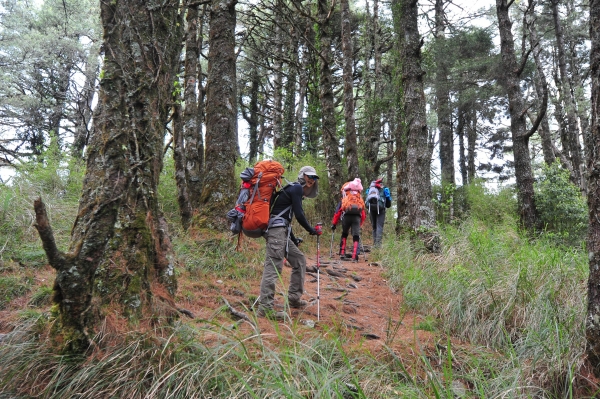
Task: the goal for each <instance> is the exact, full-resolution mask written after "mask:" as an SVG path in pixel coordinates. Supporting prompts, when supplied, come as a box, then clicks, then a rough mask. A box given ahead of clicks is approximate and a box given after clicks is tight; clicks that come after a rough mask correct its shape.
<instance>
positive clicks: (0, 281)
mask: <svg viewBox="0 0 600 399" xmlns="http://www.w3.org/2000/svg"><path fill="white" fill-rule="evenodd" d="M30 289H31V281H28V279H25V280H24V279H22V278H19V277H14V276H6V277H0V310H1V309H5V308H6V306H8V304H9V303H10V301H12V300H13V299H15V298H17V297H20V296H23V295H25V294H26V293H27V292H29V290H30Z"/></svg>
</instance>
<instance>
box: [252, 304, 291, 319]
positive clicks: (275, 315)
mask: <svg viewBox="0 0 600 399" xmlns="http://www.w3.org/2000/svg"><path fill="white" fill-rule="evenodd" d="M256 314H257V315H258V316H259V317H264V318H267V319H269V320H280V321H282V320H285V316H286V313H285V312H277V311H275V310H273V309H265V308H262V307H259V308H258V311H257V312H256Z"/></svg>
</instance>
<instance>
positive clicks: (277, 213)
mask: <svg viewBox="0 0 600 399" xmlns="http://www.w3.org/2000/svg"><path fill="white" fill-rule="evenodd" d="M318 183H319V176H318V175H317V171H316V170H315V168H313V167H312V166H303V167H302V168H301V169H300V172H299V173H298V181H297V182H295V183H293V184H289V185H287V186H286V187H284V188H283V189H282V190H281V191H280V192H279V193H278V194H277V195H275V196H273V199H272V201H273V203H272V208H271V213H270V217H269V227H268V229H267V232H266V234H265V238H266V240H267V246H266V258H265V263H264V269H263V276H262V281H261V283H260V300H259V306H258V312H257V313H258V315H259V316H262V317H268V318H272V319H276V320H283V319H284V318H285V315H286V314H285V312H277V311H274V309H273V302H274V298H275V283H276V282H277V280H278V279H279V278H280V276H281V272H282V268H283V260H284V259H287V261H288V262H289V263H290V265H291V266H292V275H291V277H290V286H289V288H288V305H289V306H290V307H291V308H304V307H305V306H306V305H307V302H306V301H305V300H303V299H301V297H302V294H303V293H304V278H305V273H306V258H305V257H304V254H303V253H302V251H300V249H298V247H297V245H296V243H295V242H294V241H296V240H295V238H294V236H293V234H292V232H291V222H292V217H293V216H295V217H296V220H297V221H298V223H299V224H300V226H302V227H303V228H304V229H305V230H306V231H308V233H309V234H310V235H321V234H322V230H321V226H317V228H315V227H312V226H311V225H310V224H309V223H308V221H307V220H306V216H304V210H303V208H302V200H303V198H315V197H316V196H317V194H318V192H319V184H318Z"/></svg>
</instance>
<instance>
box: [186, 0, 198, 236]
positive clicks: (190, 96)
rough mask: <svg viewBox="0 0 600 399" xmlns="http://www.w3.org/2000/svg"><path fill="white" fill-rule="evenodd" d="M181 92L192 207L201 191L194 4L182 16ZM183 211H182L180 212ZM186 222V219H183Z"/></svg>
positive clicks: (190, 205)
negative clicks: (183, 56) (182, 69)
mask: <svg viewBox="0 0 600 399" xmlns="http://www.w3.org/2000/svg"><path fill="white" fill-rule="evenodd" d="M186 22H187V31H186V37H185V65H184V68H185V70H184V78H183V79H184V92H183V99H184V101H185V110H184V113H183V121H182V122H183V143H184V146H185V147H184V148H185V153H184V156H185V158H184V162H185V163H184V165H185V170H184V173H185V176H186V179H185V180H186V183H187V186H188V187H187V191H188V193H189V196H188V199H189V201H190V204H189V205H188V206H189V207H191V208H192V209H194V210H199V208H200V194H201V193H202V160H201V159H200V150H199V148H198V144H199V143H200V142H202V133H201V131H202V129H201V126H200V123H199V122H200V121H199V120H198V94H197V91H196V87H197V83H198V82H197V76H198V55H199V50H198V6H197V5H196V6H190V7H188V10H187V16H186ZM184 213H185V212H184ZM185 224H187V225H189V221H185Z"/></svg>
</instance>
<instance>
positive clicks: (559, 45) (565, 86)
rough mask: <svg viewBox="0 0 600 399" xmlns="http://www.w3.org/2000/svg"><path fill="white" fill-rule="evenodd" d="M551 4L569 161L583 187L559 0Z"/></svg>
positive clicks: (575, 118) (552, 1) (577, 133)
mask: <svg viewBox="0 0 600 399" xmlns="http://www.w3.org/2000/svg"><path fill="white" fill-rule="evenodd" d="M550 3H551V5H552V16H553V18H554V31H555V34H556V52H557V61H558V70H559V73H560V94H561V99H562V101H563V104H564V107H565V111H566V116H567V129H568V130H567V132H566V134H567V137H568V143H569V154H570V158H571V163H572V165H573V172H574V174H575V179H576V183H577V185H578V186H579V187H580V188H582V189H583V187H584V185H583V181H582V176H583V160H582V157H581V144H580V140H579V127H578V123H577V116H576V114H575V101H574V99H573V92H572V90H571V85H570V83H569V77H568V74H567V63H566V56H565V43H564V36H563V31H562V25H561V23H560V15H559V14H558V3H559V0H551V2H550Z"/></svg>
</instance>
